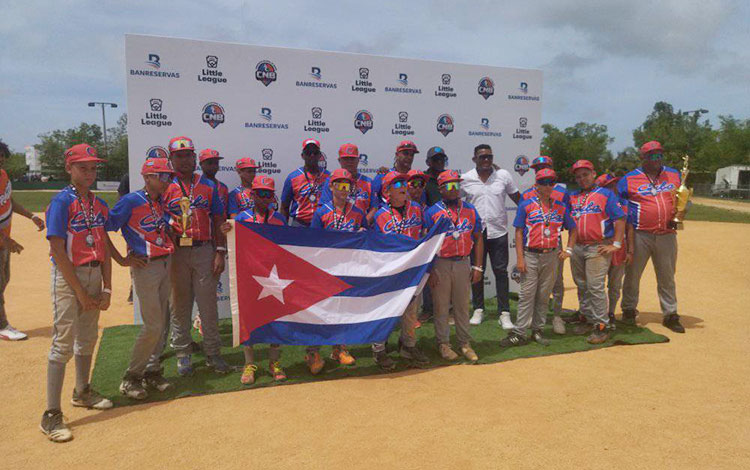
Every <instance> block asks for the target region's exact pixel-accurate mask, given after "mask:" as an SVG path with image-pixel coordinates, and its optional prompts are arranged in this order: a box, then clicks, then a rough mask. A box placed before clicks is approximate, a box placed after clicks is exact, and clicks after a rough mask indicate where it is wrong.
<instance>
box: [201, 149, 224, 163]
mask: <svg viewBox="0 0 750 470" xmlns="http://www.w3.org/2000/svg"><path fill="white" fill-rule="evenodd" d="M212 158H218V159H219V160H223V159H224V157H220V156H219V151H218V150H214V149H203V150H201V153H200V154H198V161H199V162H205V161H206V160H211V159H212Z"/></svg>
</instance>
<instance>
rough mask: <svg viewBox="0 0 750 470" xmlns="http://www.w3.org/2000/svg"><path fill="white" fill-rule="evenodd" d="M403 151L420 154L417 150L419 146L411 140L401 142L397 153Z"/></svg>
mask: <svg viewBox="0 0 750 470" xmlns="http://www.w3.org/2000/svg"><path fill="white" fill-rule="evenodd" d="M402 150H414V153H419V150H417V144H415V143H414V142H412V141H411V140H402V141H401V142H399V144H398V147H396V152H400V151H402Z"/></svg>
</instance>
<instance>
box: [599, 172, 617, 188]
mask: <svg viewBox="0 0 750 470" xmlns="http://www.w3.org/2000/svg"><path fill="white" fill-rule="evenodd" d="M618 181H620V177H619V176H615V175H613V174H612V173H604V174H602V175H599V177H598V178H596V180H595V181H594V183H595V184H596V185H597V186H599V187H601V188H603V187H605V186H607V185H610V184H615V183H617V182H618Z"/></svg>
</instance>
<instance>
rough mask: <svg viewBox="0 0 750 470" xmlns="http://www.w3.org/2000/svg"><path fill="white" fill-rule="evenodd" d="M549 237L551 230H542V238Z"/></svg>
mask: <svg viewBox="0 0 750 470" xmlns="http://www.w3.org/2000/svg"><path fill="white" fill-rule="evenodd" d="M550 235H552V230H550V229H549V228H545V229H544V236H545V237H549V236H550Z"/></svg>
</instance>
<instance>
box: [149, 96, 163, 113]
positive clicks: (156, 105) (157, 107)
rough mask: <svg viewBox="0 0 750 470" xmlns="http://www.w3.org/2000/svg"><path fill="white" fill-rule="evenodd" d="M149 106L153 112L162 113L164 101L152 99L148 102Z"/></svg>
mask: <svg viewBox="0 0 750 470" xmlns="http://www.w3.org/2000/svg"><path fill="white" fill-rule="evenodd" d="M148 105H149V106H150V107H151V111H153V112H155V113H158V112H160V111H161V105H162V100H160V99H159V98H151V99H150V100H148Z"/></svg>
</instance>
